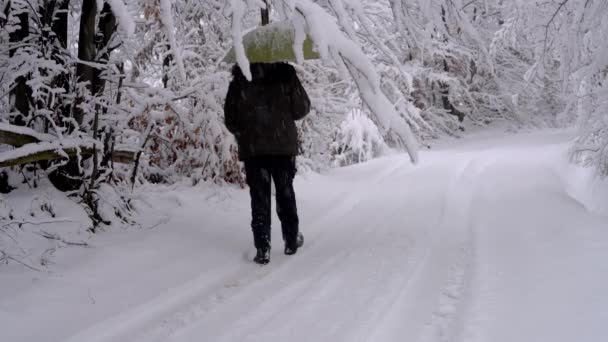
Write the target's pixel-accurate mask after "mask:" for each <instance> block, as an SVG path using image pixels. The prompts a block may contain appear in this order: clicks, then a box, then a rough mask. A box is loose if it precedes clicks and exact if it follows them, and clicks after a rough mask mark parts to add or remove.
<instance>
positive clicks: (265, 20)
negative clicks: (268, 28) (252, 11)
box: [261, 0, 270, 26]
mask: <svg viewBox="0 0 608 342" xmlns="http://www.w3.org/2000/svg"><path fill="white" fill-rule="evenodd" d="M264 3H265V4H266V8H262V10H261V11H262V26H264V25H268V24H270V4H269V3H268V0H264Z"/></svg>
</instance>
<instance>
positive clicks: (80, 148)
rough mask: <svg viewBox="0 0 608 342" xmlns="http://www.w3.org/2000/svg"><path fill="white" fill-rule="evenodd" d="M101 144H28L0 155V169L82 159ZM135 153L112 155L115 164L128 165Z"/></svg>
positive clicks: (74, 141) (69, 141)
mask: <svg viewBox="0 0 608 342" xmlns="http://www.w3.org/2000/svg"><path fill="white" fill-rule="evenodd" d="M102 146H103V144H102V143H101V142H98V141H95V140H92V139H90V140H89V139H87V140H84V139H64V140H61V141H59V140H54V141H42V142H36V143H29V144H26V145H23V146H21V147H17V148H15V149H13V150H9V151H5V152H1V153H0V167H8V166H16V165H23V164H27V163H33V162H38V161H43V160H55V159H64V158H65V159H67V158H69V157H73V156H76V155H77V154H78V153H79V152H80V155H81V156H82V157H84V158H86V157H89V156H91V155H93V153H94V152H95V149H97V151H98V152H101V151H102V148H101V147H102ZM135 154H136V152H135V151H129V150H118V151H114V153H113V154H112V160H113V161H114V162H116V163H123V164H130V163H132V162H133V161H134V160H135Z"/></svg>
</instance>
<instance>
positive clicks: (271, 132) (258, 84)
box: [224, 63, 310, 160]
mask: <svg viewBox="0 0 608 342" xmlns="http://www.w3.org/2000/svg"><path fill="white" fill-rule="evenodd" d="M251 74H252V77H253V78H252V81H251V82H249V81H247V79H245V76H243V73H242V72H241V69H240V68H239V67H238V66H235V67H234V68H233V70H232V75H233V79H232V82H231V83H230V87H229V88H228V94H227V95H226V103H225V104H224V115H225V123H226V127H227V128H228V130H229V131H230V132H232V134H234V136H235V137H236V140H237V142H238V145H239V156H240V159H241V160H245V159H248V158H251V157H256V156H281V155H285V156H295V155H297V154H298V133H297V130H296V125H295V122H294V120H299V119H302V118H303V117H304V116H306V114H308V112H309V111H310V100H309V98H308V95H307V94H306V91H305V90H304V88H303V87H302V84H301V83H300V80H299V79H298V76H297V75H296V71H295V69H294V68H293V67H292V66H291V65H289V64H286V63H273V64H261V63H260V64H257V63H256V64H252V65H251Z"/></svg>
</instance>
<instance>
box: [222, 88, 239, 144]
mask: <svg viewBox="0 0 608 342" xmlns="http://www.w3.org/2000/svg"><path fill="white" fill-rule="evenodd" d="M239 93H240V87H239V85H238V83H237V81H236V80H233V81H232V82H230V86H229V87H228V93H227V94H226V101H225V102H224V123H225V124H226V128H228V130H229V131H230V133H232V134H234V135H238V134H239V125H238V101H239V98H240V94H239Z"/></svg>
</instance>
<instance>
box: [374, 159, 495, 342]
mask: <svg viewBox="0 0 608 342" xmlns="http://www.w3.org/2000/svg"><path fill="white" fill-rule="evenodd" d="M483 164H485V163H480V161H479V160H477V159H473V158H471V157H469V159H468V160H467V161H466V162H464V163H463V165H462V166H461V167H460V171H459V172H457V173H456V176H455V177H453V178H452V180H451V181H450V185H449V187H448V191H447V192H446V195H445V197H444V201H443V203H444V205H443V208H442V214H441V218H440V221H439V223H438V225H437V228H436V229H435V231H433V232H432V233H431V234H432V236H431V237H430V240H431V242H430V243H429V244H427V245H425V246H421V247H420V248H419V250H418V251H417V252H416V253H415V260H416V261H415V262H413V267H412V271H411V272H410V273H409V277H408V278H407V279H406V280H405V281H404V286H403V288H402V290H401V291H400V293H399V294H398V299H397V300H396V301H395V302H394V303H393V305H392V306H391V308H389V309H388V310H387V313H386V314H385V315H383V316H382V317H381V318H380V319H379V322H378V324H377V326H376V328H375V329H374V331H371V332H370V334H369V336H368V338H367V340H368V341H392V340H399V339H401V338H402V337H403V336H410V337H411V338H416V337H417V340H418V341H421V342H429V341H447V340H450V339H451V337H452V336H453V335H452V334H453V333H454V330H456V329H459V328H458V327H457V326H455V325H456V323H457V318H458V315H459V314H460V313H461V312H462V309H461V308H462V307H464V306H465V305H466V297H463V296H465V294H466V286H467V285H468V283H469V279H468V278H469V277H470V269H471V268H470V264H471V257H472V255H473V254H474V251H473V250H474V244H473V238H472V230H471V225H470V219H471V207H470V205H471V202H472V198H473V193H474V189H473V188H472V186H473V180H474V178H475V177H478V176H479V175H481V174H482V172H483V169H485V168H486V167H487V166H485V165H483ZM441 284H443V285H441Z"/></svg>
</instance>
